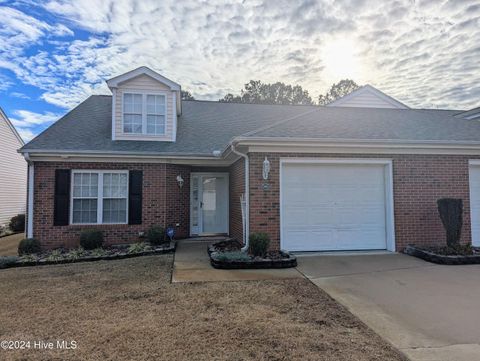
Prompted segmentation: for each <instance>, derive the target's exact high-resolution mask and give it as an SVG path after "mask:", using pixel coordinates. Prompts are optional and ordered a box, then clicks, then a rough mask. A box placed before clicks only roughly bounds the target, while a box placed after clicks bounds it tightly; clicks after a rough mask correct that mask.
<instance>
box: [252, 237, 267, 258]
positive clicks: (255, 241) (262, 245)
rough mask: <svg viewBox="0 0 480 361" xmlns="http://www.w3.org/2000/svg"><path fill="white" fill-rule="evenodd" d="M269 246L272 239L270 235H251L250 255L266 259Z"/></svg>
mask: <svg viewBox="0 0 480 361" xmlns="http://www.w3.org/2000/svg"><path fill="white" fill-rule="evenodd" d="M269 246H270V238H269V237H268V234H266V233H252V234H251V235H250V253H251V254H253V255H254V256H255V257H265V255H266V254H267V250H268V247H269Z"/></svg>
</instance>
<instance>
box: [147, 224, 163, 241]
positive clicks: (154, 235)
mask: <svg viewBox="0 0 480 361" xmlns="http://www.w3.org/2000/svg"><path fill="white" fill-rule="evenodd" d="M146 237H147V240H148V241H149V242H150V244H153V245H158V244H162V243H164V242H165V229H164V228H163V227H161V226H152V227H150V229H149V230H148V231H147V235H146Z"/></svg>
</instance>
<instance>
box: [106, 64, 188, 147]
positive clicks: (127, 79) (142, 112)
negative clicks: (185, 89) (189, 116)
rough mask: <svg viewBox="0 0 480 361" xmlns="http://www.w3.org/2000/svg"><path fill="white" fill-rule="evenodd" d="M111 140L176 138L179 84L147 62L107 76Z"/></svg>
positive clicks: (170, 139)
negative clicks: (110, 106) (109, 91)
mask: <svg viewBox="0 0 480 361" xmlns="http://www.w3.org/2000/svg"><path fill="white" fill-rule="evenodd" d="M107 85H108V87H109V88H110V90H111V91H112V140H143V141H165V142H175V140H176V135H177V117H178V116H179V115H180V114H181V112H182V104H181V97H180V91H181V88H180V85H179V84H177V83H175V82H173V81H171V80H169V79H167V78H165V77H164V76H162V75H160V74H158V73H157V72H155V71H153V70H152V69H150V68H147V67H146V66H142V67H140V68H137V69H135V70H132V71H129V72H128V73H125V74H122V75H119V76H116V77H115V78H112V79H110V80H107Z"/></svg>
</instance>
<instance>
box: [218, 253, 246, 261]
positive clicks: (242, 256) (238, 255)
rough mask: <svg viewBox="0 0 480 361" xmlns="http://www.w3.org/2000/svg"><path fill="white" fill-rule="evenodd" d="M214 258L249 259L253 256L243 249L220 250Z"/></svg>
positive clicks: (228, 259)
mask: <svg viewBox="0 0 480 361" xmlns="http://www.w3.org/2000/svg"><path fill="white" fill-rule="evenodd" d="M214 258H216V259H217V260H219V261H249V260H250V259H251V257H250V256H249V255H248V254H246V253H245V252H242V251H233V252H218V253H216V254H215V256H214Z"/></svg>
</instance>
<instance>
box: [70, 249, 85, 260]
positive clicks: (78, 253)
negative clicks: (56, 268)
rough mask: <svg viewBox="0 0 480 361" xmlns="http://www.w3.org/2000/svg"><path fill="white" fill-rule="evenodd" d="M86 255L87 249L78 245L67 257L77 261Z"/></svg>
mask: <svg viewBox="0 0 480 361" xmlns="http://www.w3.org/2000/svg"><path fill="white" fill-rule="evenodd" d="M84 255H85V250H84V249H83V248H82V247H78V248H75V249H71V250H70V251H69V252H68V253H67V258H68V259H70V260H72V261H76V260H78V259H80V258H82V257H83V256H84Z"/></svg>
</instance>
